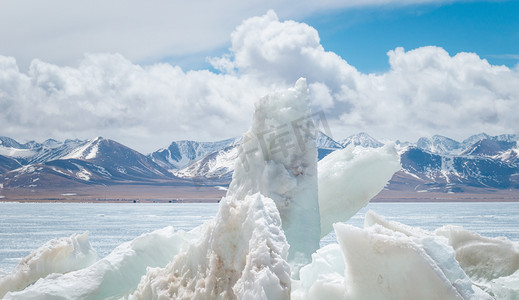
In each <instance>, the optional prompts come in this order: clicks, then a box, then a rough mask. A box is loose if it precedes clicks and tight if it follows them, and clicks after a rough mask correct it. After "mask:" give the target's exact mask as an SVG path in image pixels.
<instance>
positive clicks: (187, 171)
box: [174, 145, 239, 181]
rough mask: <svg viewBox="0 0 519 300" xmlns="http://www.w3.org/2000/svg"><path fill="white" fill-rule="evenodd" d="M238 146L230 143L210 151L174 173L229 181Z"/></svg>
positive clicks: (182, 175)
mask: <svg viewBox="0 0 519 300" xmlns="http://www.w3.org/2000/svg"><path fill="white" fill-rule="evenodd" d="M238 146H239V145H232V146H229V147H226V148H224V149H221V150H218V151H215V152H213V153H210V154H209V155H207V156H205V157H204V158H202V159H200V160H198V161H196V162H195V163H193V164H191V165H189V166H187V167H185V168H183V169H181V170H179V171H175V172H174V174H175V175H177V176H178V177H182V178H194V179H202V180H206V179H210V180H218V181H230V180H231V177H232V173H233V171H234V164H235V162H236V159H237V157H238V154H239V153H238V150H239V147H238Z"/></svg>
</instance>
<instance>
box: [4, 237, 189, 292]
mask: <svg viewBox="0 0 519 300" xmlns="http://www.w3.org/2000/svg"><path fill="white" fill-rule="evenodd" d="M198 234H199V233H198V232H197V231H196V230H195V231H193V232H190V233H185V232H182V231H179V232H175V231H174V230H173V228H172V227H166V228H163V229H160V230H156V231H154V232H151V233H147V234H143V235H141V236H139V237H137V238H135V239H134V240H132V241H130V242H126V243H123V244H121V245H120V246H118V247H117V248H116V249H114V251H112V253H110V254H109V255H108V256H107V257H105V258H103V259H101V260H99V261H97V262H96V263H94V264H93V265H91V266H90V267H87V268H84V269H81V270H77V271H74V272H69V273H66V274H52V275H49V276H47V277H46V278H44V279H40V280H38V281H37V282H36V283H35V284H34V285H32V286H29V287H27V288H26V289H25V290H23V291H20V292H15V293H8V294H6V296H5V299H92V298H96V299H105V298H110V297H114V298H119V297H123V296H125V295H128V294H129V293H130V292H132V291H133V290H134V289H135V287H136V286H137V284H138V283H139V280H140V278H141V276H143V275H144V274H145V273H146V268H147V267H163V266H165V265H166V264H167V263H168V262H169V261H170V260H172V259H173V257H174V256H175V255H176V254H177V253H178V252H179V251H180V250H181V249H182V247H183V246H185V245H186V244H187V242H188V241H190V240H192V239H193V238H194V237H196V236H198Z"/></svg>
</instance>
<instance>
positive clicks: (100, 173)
mask: <svg viewBox="0 0 519 300" xmlns="http://www.w3.org/2000/svg"><path fill="white" fill-rule="evenodd" d="M54 144H55V143H54ZM72 144H76V145H78V146H77V147H76V148H73V147H71V145H72ZM64 145H67V147H68V148H66V149H67V150H66V151H63V153H66V155H63V156H61V157H59V158H58V159H51V160H47V161H43V162H41V163H33V164H26V165H23V166H21V167H17V168H15V169H11V170H10V171H9V172H5V173H4V174H3V175H2V176H0V181H3V182H4V184H3V185H4V187H30V188H38V187H49V186H64V185H67V184H74V183H81V184H120V183H130V184H131V183H148V184H158V183H161V182H168V181H169V182H172V181H177V182H178V181H179V180H178V178H176V177H175V176H173V175H172V174H171V173H169V172H168V171H167V170H166V169H164V168H162V167H161V166H159V165H158V164H156V163H155V162H153V161H152V160H151V159H150V158H149V157H147V156H145V155H143V154H141V153H139V152H137V151H135V150H133V149H130V148H128V147H126V146H124V145H122V144H119V143H117V142H115V141H113V140H109V139H104V138H101V137H98V138H95V139H92V140H89V141H85V142H77V143H76V142H73V141H70V142H68V143H63V144H60V145H56V144H55V146H57V148H60V147H64ZM38 147H39V146H38Z"/></svg>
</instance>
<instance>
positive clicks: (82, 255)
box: [0, 232, 97, 298]
mask: <svg viewBox="0 0 519 300" xmlns="http://www.w3.org/2000/svg"><path fill="white" fill-rule="evenodd" d="M96 259H97V253H96V252H95V251H94V249H92V247H91V246H90V242H89V241H88V232H85V233H83V234H74V235H72V236H71V237H68V238H61V239H55V240H50V241H48V242H47V243H45V244H44V245H43V246H41V247H40V248H38V249H37V250H35V251H34V252H32V253H31V254H30V255H29V256H27V257H25V258H23V259H22V260H21V261H20V263H19V264H18V266H17V267H16V268H15V269H14V270H13V272H12V273H11V274H9V275H7V276H5V277H2V278H0V298H1V297H3V296H4V295H5V294H6V293H7V292H10V291H20V290H23V289H24V288H26V287H27V286H29V285H30V284H33V283H34V282H36V281H37V280H38V279H40V278H43V277H46V276H47V275H49V274H52V273H66V272H70V271H73V270H78V269H82V268H85V267H88V266H89V265H91V264H93V263H94V262H95V261H96Z"/></svg>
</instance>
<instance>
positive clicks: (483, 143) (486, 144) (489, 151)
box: [461, 138, 516, 156]
mask: <svg viewBox="0 0 519 300" xmlns="http://www.w3.org/2000/svg"><path fill="white" fill-rule="evenodd" d="M514 147H516V142H515V141H514V142H509V141H501V140H497V139H494V138H486V139H482V140H479V141H477V142H475V143H474V144H472V145H470V146H469V147H468V148H467V149H465V151H463V152H462V153H461V154H462V155H480V156H495V155H499V154H501V153H502V152H504V151H507V150H510V149H512V148H514Z"/></svg>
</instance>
